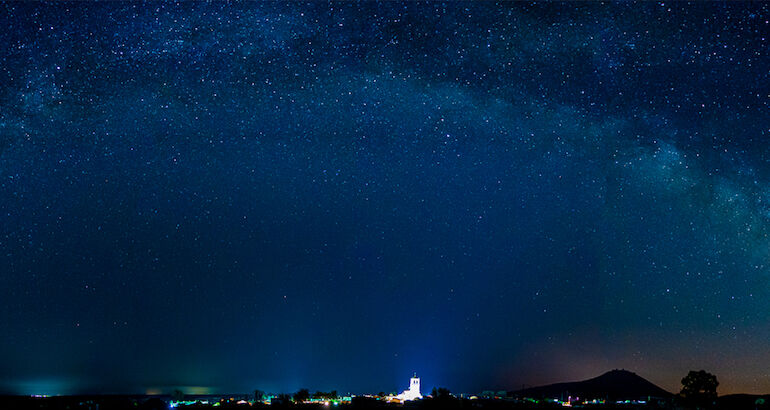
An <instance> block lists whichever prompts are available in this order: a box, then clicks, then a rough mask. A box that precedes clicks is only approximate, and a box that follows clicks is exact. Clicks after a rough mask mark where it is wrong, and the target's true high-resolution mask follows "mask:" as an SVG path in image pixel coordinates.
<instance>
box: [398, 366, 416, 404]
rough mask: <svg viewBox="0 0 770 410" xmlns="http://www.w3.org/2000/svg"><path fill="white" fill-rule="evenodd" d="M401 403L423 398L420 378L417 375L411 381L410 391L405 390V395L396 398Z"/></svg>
mask: <svg viewBox="0 0 770 410" xmlns="http://www.w3.org/2000/svg"><path fill="white" fill-rule="evenodd" d="M395 398H396V399H397V400H399V401H407V400H418V399H421V398H422V394H420V378H419V377H417V373H415V374H414V377H412V378H411V379H410V380H409V390H404V391H403V393H401V394H399V395H398V396H396V397H395Z"/></svg>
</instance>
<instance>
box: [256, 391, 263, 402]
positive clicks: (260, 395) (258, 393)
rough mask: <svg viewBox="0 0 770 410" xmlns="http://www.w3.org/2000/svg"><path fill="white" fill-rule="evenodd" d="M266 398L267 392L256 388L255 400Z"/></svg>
mask: <svg viewBox="0 0 770 410" xmlns="http://www.w3.org/2000/svg"><path fill="white" fill-rule="evenodd" d="M264 399H265V392H263V391H262V390H254V401H262V400H264Z"/></svg>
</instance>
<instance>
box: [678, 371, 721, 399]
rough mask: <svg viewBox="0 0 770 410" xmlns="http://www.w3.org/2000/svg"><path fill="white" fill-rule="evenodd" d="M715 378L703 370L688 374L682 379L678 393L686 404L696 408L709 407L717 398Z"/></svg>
mask: <svg viewBox="0 0 770 410" xmlns="http://www.w3.org/2000/svg"><path fill="white" fill-rule="evenodd" d="M717 386H719V382H718V381H717V377H716V376H714V375H713V374H711V373H708V372H706V371H705V370H700V371H697V372H696V371H694V370H690V372H689V373H688V374H687V376H685V377H684V378H683V379H682V391H681V392H680V393H679V394H680V395H681V396H682V397H683V398H684V399H685V400H686V401H687V402H689V403H690V404H692V405H695V406H696V407H709V406H711V405H713V404H714V401H715V400H716V398H717Z"/></svg>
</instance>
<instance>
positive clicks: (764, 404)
mask: <svg viewBox="0 0 770 410" xmlns="http://www.w3.org/2000/svg"><path fill="white" fill-rule="evenodd" d="M170 403H171V400H170V398H169V397H168V396H118V395H103V396H57V397H27V396H0V409H18V410H27V409H50V410H55V409H66V410H129V409H130V410H169V409H170V408H171V404H170ZM572 407H575V408H585V409H611V410H614V409H671V410H680V409H681V410H686V409H694V408H695V407H693V406H688V405H687V404H686V403H682V402H679V401H677V399H676V398H672V399H671V400H667V401H654V402H650V403H644V404H639V403H636V404H634V403H603V404H575V405H573V406H572ZM176 408H178V409H190V410H192V409H293V410H331V409H335V408H338V409H340V410H372V409H373V410H439V409H449V410H452V409H468V410H471V409H487V410H518V409H561V408H565V406H563V405H562V404H559V403H553V402H543V401H541V402H534V401H530V400H513V399H507V400H505V399H499V400H491V399H490V400H486V399H480V400H465V399H456V398H445V399H430V398H429V399H425V400H420V401H416V402H408V403H405V404H390V403H386V402H383V401H379V400H375V399H368V398H363V397H360V398H354V400H353V402H352V403H351V404H339V405H333V404H330V405H324V404H293V403H288V404H281V405H277V404H274V405H267V404H262V403H238V402H237V401H236V400H229V399H220V400H219V401H210V402H209V403H207V404H203V403H200V402H198V403H195V404H189V405H182V404H180V405H178V406H177V407H176ZM708 408H709V409H714V410H741V409H746V410H749V409H751V410H760V409H770V396H755V395H730V396H723V397H720V398H719V399H718V401H717V402H716V403H714V405H713V406H710V407H708Z"/></svg>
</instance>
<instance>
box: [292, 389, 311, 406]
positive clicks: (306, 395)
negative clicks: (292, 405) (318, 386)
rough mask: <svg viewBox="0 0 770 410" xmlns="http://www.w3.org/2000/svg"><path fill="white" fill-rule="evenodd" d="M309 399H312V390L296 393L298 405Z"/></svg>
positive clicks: (302, 390) (295, 397) (301, 390)
mask: <svg viewBox="0 0 770 410" xmlns="http://www.w3.org/2000/svg"><path fill="white" fill-rule="evenodd" d="M308 399H310V390H308V389H300V390H299V391H298V392H296V393H294V401H295V402H297V403H302V402H303V401H306V400H308Z"/></svg>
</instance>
